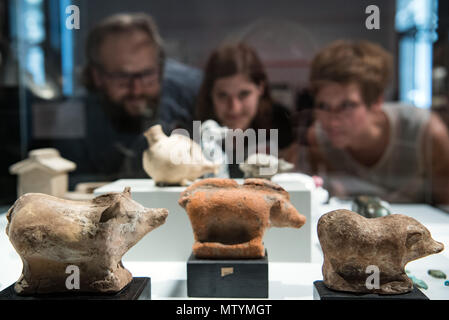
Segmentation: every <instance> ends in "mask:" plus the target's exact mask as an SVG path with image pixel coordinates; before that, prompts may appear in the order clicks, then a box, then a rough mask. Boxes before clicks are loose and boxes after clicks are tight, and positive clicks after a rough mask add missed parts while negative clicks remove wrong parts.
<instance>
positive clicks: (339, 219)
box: [318, 210, 444, 294]
mask: <svg viewBox="0 0 449 320" xmlns="http://www.w3.org/2000/svg"><path fill="white" fill-rule="evenodd" d="M318 239H319V241H320V244H321V248H322V249H323V254H324V262H323V267H322V272H323V278H324V284H325V285H326V286H327V287H328V288H330V289H334V290H338V291H347V292H355V293H378V294H401V293H406V292H409V291H411V290H412V289H413V283H412V280H411V279H410V278H409V277H408V276H407V274H406V272H405V270H404V269H405V265H406V264H407V263H408V262H410V261H413V260H416V259H419V258H422V257H425V256H428V255H430V254H435V253H439V252H441V251H443V249H444V245H443V244H442V243H440V242H437V241H435V240H433V239H432V237H431V234H430V232H429V230H427V228H426V227H425V226H423V225H422V224H421V223H420V222H418V221H417V220H415V219H413V218H411V217H408V216H406V215H402V214H392V215H388V216H384V217H379V218H365V217H362V216H361V215H359V214H357V213H355V212H352V211H350V210H334V211H331V212H329V213H326V214H324V215H323V216H322V217H321V218H320V219H319V221H318ZM368 266H376V267H377V268H378V270H379V286H378V288H375V287H374V288H368V286H367V284H366V283H367V280H368V277H369V276H370V275H372V274H373V272H372V271H371V272H367V268H368ZM370 283H371V282H370Z"/></svg>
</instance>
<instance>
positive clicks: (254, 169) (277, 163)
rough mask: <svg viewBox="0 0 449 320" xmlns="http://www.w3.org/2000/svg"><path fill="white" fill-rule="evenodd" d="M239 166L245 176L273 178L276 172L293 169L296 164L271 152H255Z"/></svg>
mask: <svg viewBox="0 0 449 320" xmlns="http://www.w3.org/2000/svg"><path fill="white" fill-rule="evenodd" d="M239 167H240V170H242V171H243V173H244V174H245V178H265V179H271V177H273V176H274V175H275V174H278V173H282V172H286V171H289V170H292V169H293V168H294V165H293V164H291V163H290V162H288V161H285V160H284V159H278V158H277V157H275V156H273V155H271V154H264V153H253V154H252V155H250V156H249V157H248V158H247V159H246V160H245V162H243V163H241V164H240V165H239Z"/></svg>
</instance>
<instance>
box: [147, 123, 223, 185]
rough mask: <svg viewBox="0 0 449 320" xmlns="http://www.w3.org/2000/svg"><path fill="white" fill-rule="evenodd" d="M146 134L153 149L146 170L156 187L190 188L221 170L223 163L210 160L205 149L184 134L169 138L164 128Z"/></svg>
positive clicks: (149, 154) (150, 150)
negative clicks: (204, 151)
mask: <svg viewBox="0 0 449 320" xmlns="http://www.w3.org/2000/svg"><path fill="white" fill-rule="evenodd" d="M144 135H145V137H146V138H147V140H148V144H149V148H148V149H147V150H145V151H144V153H143V159H142V162H143V168H144V170H145V172H146V173H147V174H148V175H149V176H150V177H151V178H152V179H153V180H154V182H155V183H156V185H159V186H163V185H188V184H190V183H191V182H192V181H194V180H195V179H197V178H199V177H200V176H202V175H204V174H206V173H217V172H218V170H219V169H220V164H214V163H212V162H210V161H209V160H207V159H206V158H205V157H204V155H203V153H202V151H201V147H200V146H199V145H198V144H197V143H196V142H194V141H193V140H191V139H190V138H188V137H186V136H184V135H181V134H172V135H170V136H169V137H167V136H166V135H165V133H164V132H163V131H162V127H161V126H160V125H155V126H153V127H151V128H149V129H148V130H147V131H146V132H145V133H144Z"/></svg>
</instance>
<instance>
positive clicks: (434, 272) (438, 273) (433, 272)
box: [427, 269, 446, 279]
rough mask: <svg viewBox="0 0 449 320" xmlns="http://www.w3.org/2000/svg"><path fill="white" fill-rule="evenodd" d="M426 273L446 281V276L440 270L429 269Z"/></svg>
mask: <svg viewBox="0 0 449 320" xmlns="http://www.w3.org/2000/svg"><path fill="white" fill-rule="evenodd" d="M427 273H428V274H429V275H430V276H432V277H434V278H437V279H446V274H445V273H444V272H443V271H441V270H434V269H430V270H428V271H427Z"/></svg>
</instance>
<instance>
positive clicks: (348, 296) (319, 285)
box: [313, 281, 429, 300]
mask: <svg viewBox="0 0 449 320" xmlns="http://www.w3.org/2000/svg"><path fill="white" fill-rule="evenodd" d="M313 299H314V300H429V298H427V296H426V295H425V294H424V293H422V292H421V290H419V289H418V288H417V287H416V286H413V290H412V291H410V292H408V293H402V294H389V295H386V294H376V293H364V294H360V293H350V292H341V291H335V290H331V289H329V288H328V287H326V286H325V285H324V282H323V281H315V282H314V283H313Z"/></svg>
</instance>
